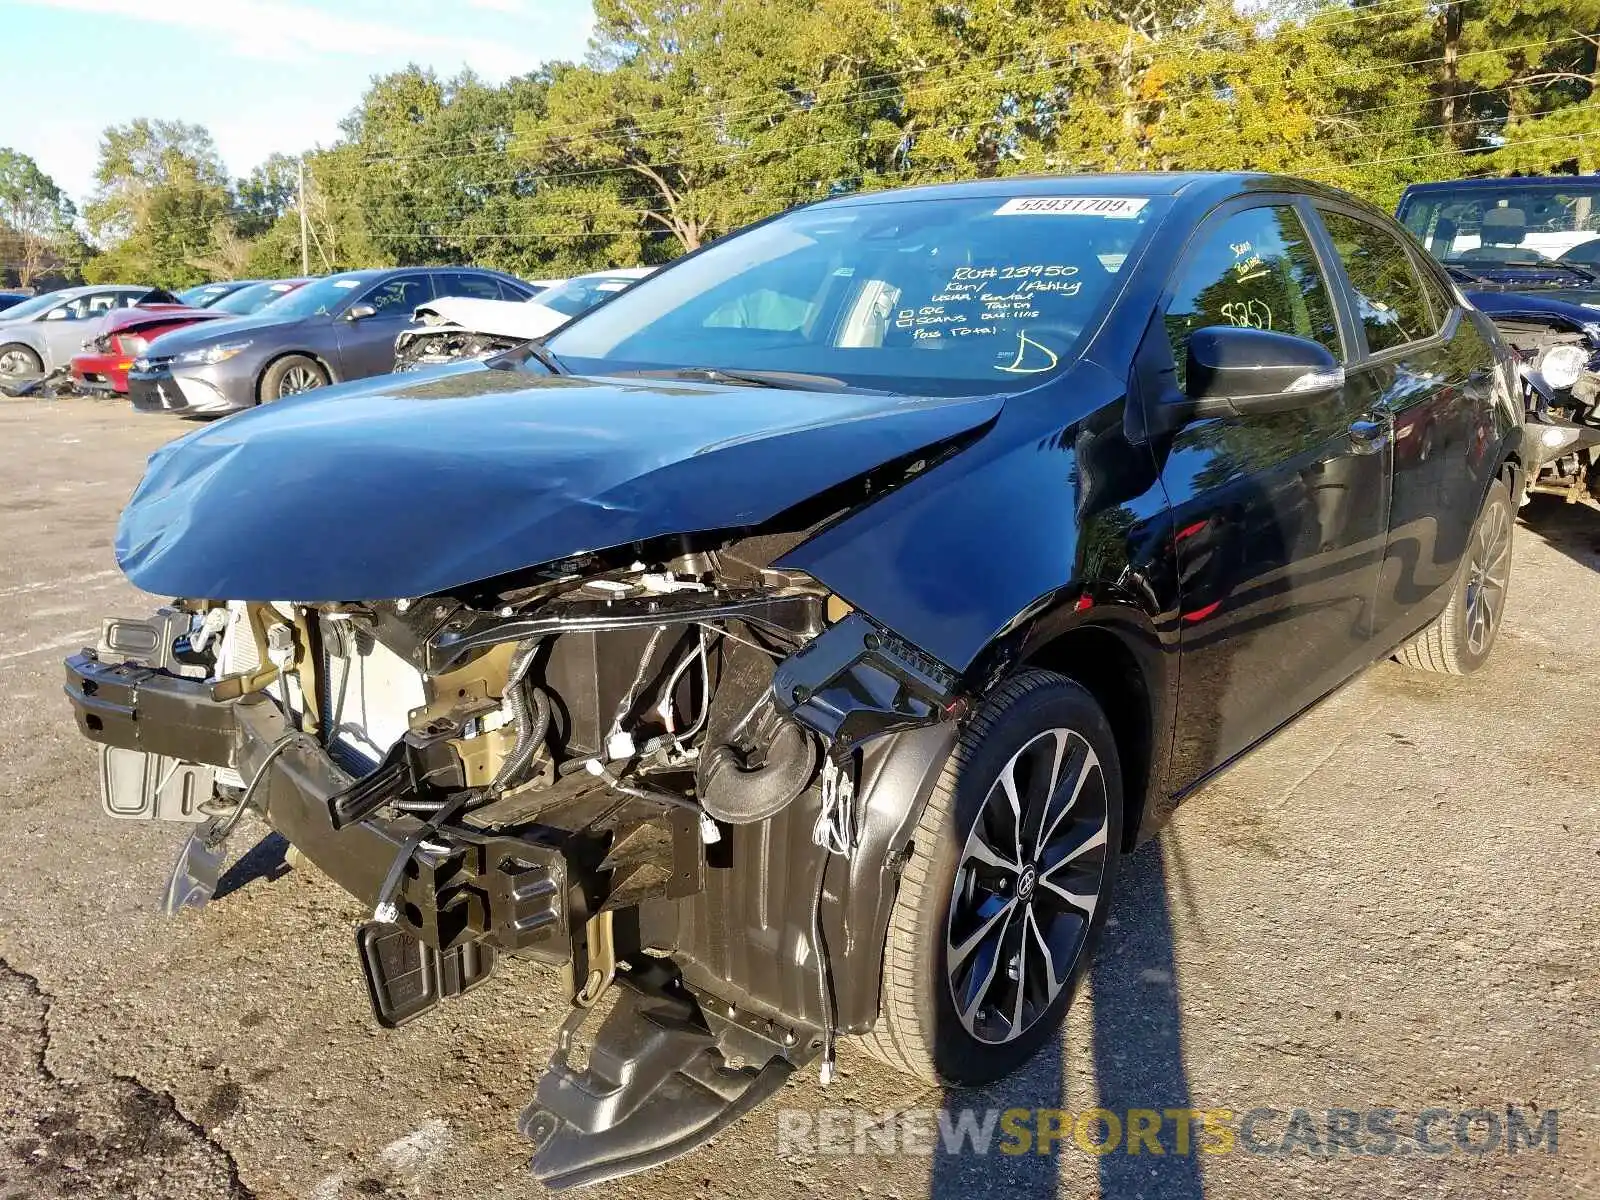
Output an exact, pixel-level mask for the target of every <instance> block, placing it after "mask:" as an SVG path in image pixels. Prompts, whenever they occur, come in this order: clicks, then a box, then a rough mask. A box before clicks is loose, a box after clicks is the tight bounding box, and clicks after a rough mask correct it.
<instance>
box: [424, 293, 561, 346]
mask: <svg viewBox="0 0 1600 1200" xmlns="http://www.w3.org/2000/svg"><path fill="white" fill-rule="evenodd" d="M430 315H431V316H434V317H438V318H441V319H442V320H443V321H444V322H447V323H449V324H451V325H459V326H460V327H461V328H462V329H470V330H471V331H472V332H473V333H489V334H493V335H495V336H496V337H514V338H542V337H544V336H545V335H546V334H547V333H552V332H554V331H555V330H557V329H560V328H561V326H563V325H565V324H566V323H567V321H568V319H569V318H568V317H567V315H566V314H565V313H560V312H557V311H556V310H555V309H553V308H549V307H547V306H545V305H543V304H539V303H538V302H536V301H533V300H478V299H474V298H472V297H468V296H445V297H443V298H441V299H438V300H430V301H428V302H427V303H426V304H419V305H418V306H417V309H416V312H415V313H414V314H413V319H414V320H416V321H417V322H418V325H417V327H416V328H414V329H409V330H407V331H406V332H405V333H402V334H401V335H400V336H401V337H402V338H403V337H406V336H407V335H408V334H411V335H417V334H424V333H427V332H428V329H429V327H428V326H425V325H422V324H421V322H422V321H423V320H424V319H425V318H426V317H428V316H430ZM434 327H437V325H435V326H434Z"/></svg>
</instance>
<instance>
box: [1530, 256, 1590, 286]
mask: <svg viewBox="0 0 1600 1200" xmlns="http://www.w3.org/2000/svg"><path fill="white" fill-rule="evenodd" d="M1538 266H1539V270H1541V271H1548V270H1549V269H1550V268H1551V267H1554V268H1556V269H1557V270H1559V271H1566V272H1567V273H1568V274H1571V275H1576V276H1577V277H1578V278H1579V279H1582V280H1584V281H1585V282H1586V283H1597V282H1600V275H1596V274H1595V273H1594V272H1593V271H1591V270H1589V268H1588V267H1580V266H1579V265H1578V264H1577V263H1569V262H1562V261H1561V260H1560V259H1559V258H1552V259H1551V260H1550V261H1549V262H1542V263H1540V264H1538Z"/></svg>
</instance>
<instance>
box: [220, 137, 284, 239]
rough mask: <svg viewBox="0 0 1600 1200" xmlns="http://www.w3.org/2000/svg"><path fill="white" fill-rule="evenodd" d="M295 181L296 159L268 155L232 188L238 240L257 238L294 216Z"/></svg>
mask: <svg viewBox="0 0 1600 1200" xmlns="http://www.w3.org/2000/svg"><path fill="white" fill-rule="evenodd" d="M299 177H300V162H299V159H297V158H291V157H290V156H289V155H287V154H272V155H269V156H268V157H267V160H266V161H265V162H263V163H261V164H260V165H259V166H257V167H256V168H255V169H254V170H252V171H251V172H250V174H249V175H248V176H247V177H245V178H244V179H241V180H239V182H238V183H237V184H236V185H235V186H234V195H235V197H236V210H235V213H234V224H233V227H234V231H235V232H236V233H237V234H238V235H239V236H240V237H242V238H257V237H260V236H261V235H262V234H264V233H266V232H267V230H269V229H271V228H272V227H273V226H274V225H275V224H277V223H278V220H279V218H281V217H282V216H284V215H285V214H286V213H290V212H294V206H295V198H296V196H297V195H298V194H299V186H300V179H299ZM296 219H297V220H298V214H297V215H296Z"/></svg>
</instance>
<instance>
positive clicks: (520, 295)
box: [494, 279, 537, 302]
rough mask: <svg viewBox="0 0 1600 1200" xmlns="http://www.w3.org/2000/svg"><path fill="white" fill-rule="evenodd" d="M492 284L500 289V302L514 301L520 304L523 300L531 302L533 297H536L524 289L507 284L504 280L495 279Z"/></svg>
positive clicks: (533, 293)
mask: <svg viewBox="0 0 1600 1200" xmlns="http://www.w3.org/2000/svg"><path fill="white" fill-rule="evenodd" d="M494 282H495V285H496V286H497V287H498V288H499V289H500V299H502V300H515V301H518V302H520V301H523V300H532V299H533V297H534V296H535V295H537V293H536V292H530V291H528V290H527V289H526V288H519V287H517V286H516V285H515V284H513V283H508V282H507V281H506V280H504V279H497V280H495V281H494Z"/></svg>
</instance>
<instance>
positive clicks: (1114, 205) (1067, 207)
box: [994, 196, 1149, 217]
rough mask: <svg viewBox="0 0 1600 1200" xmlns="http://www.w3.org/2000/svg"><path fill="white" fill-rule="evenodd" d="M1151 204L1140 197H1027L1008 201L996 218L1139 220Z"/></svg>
mask: <svg viewBox="0 0 1600 1200" xmlns="http://www.w3.org/2000/svg"><path fill="white" fill-rule="evenodd" d="M1148 203H1149V201H1148V200H1145V199H1143V198H1142V197H1138V196H1027V197H1020V196H1019V197H1018V198H1017V199H1015V200H1007V201H1006V202H1005V203H1004V204H1002V205H1001V206H1000V207H999V208H997V209H995V210H994V215H995V216H997V217H1020V216H1037V215H1040V214H1044V215H1049V216H1056V217H1136V216H1138V215H1139V212H1140V210H1142V209H1143V208H1144V206H1145V205H1146V204H1148Z"/></svg>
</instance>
